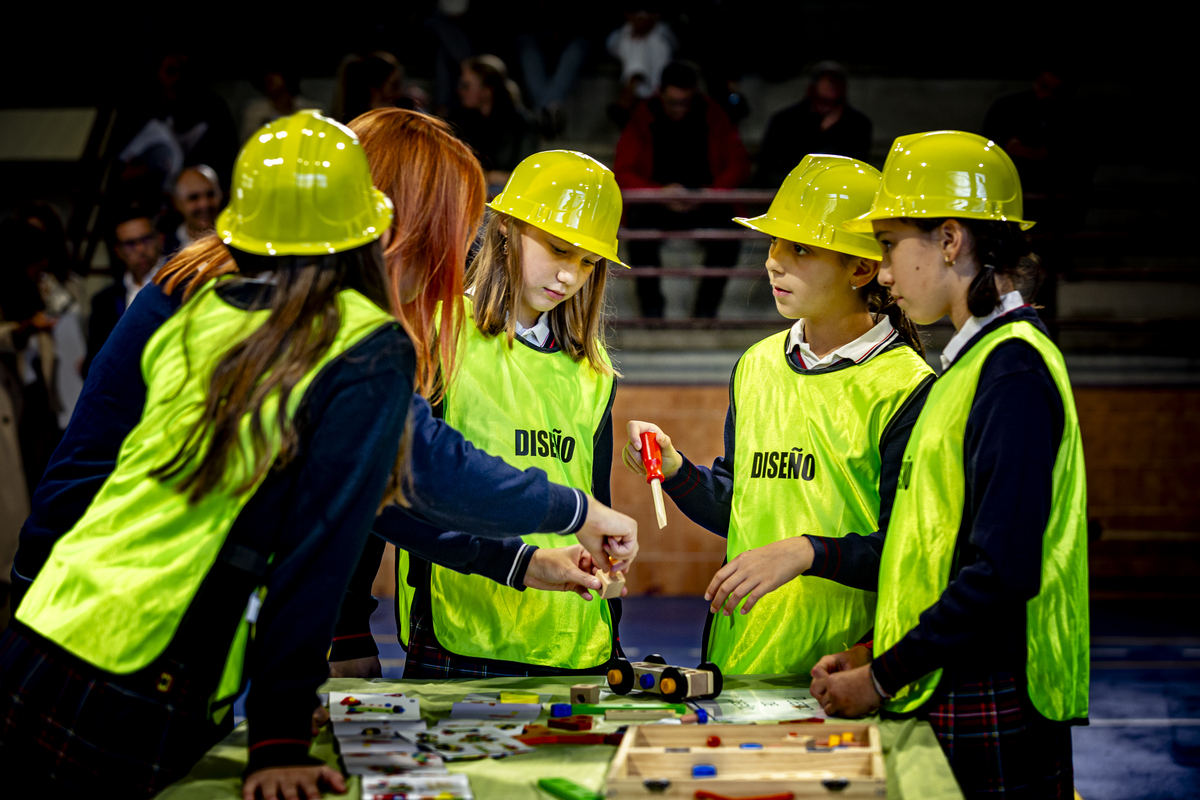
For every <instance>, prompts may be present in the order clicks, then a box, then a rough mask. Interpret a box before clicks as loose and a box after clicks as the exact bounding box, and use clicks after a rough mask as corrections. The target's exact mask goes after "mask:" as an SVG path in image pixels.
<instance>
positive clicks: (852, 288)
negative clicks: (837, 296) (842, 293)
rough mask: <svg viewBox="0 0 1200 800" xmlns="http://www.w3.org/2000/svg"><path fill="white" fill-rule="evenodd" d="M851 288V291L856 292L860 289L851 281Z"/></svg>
mask: <svg viewBox="0 0 1200 800" xmlns="http://www.w3.org/2000/svg"><path fill="white" fill-rule="evenodd" d="M850 288H851V290H855V291H856V290H857V289H858V287H857V286H855V285H854V281H850Z"/></svg>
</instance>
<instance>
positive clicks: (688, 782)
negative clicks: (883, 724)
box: [607, 723, 887, 798]
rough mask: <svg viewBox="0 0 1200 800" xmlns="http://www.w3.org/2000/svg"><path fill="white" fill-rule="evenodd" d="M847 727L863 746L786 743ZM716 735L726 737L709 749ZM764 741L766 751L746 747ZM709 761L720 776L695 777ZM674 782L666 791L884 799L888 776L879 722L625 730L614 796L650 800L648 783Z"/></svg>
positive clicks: (611, 783) (611, 787)
mask: <svg viewBox="0 0 1200 800" xmlns="http://www.w3.org/2000/svg"><path fill="white" fill-rule="evenodd" d="M846 731H849V732H852V733H854V735H855V736H854V738H855V740H856V741H858V742H862V743H863V744H862V746H857V747H840V748H833V749H823V750H819V751H810V750H809V749H807V748H806V747H803V746H800V745H797V744H787V743H785V741H784V740H785V738H787V737H788V735H789V734H792V735H794V736H796V737H807V736H812V737H815V738H816V739H827V738H828V737H829V735H830V734H838V735H841V734H843V733H845V732H846ZM710 736H718V737H720V739H721V744H720V746H717V747H709V746H707V745H706V741H707V739H708V738H709V737H710ZM745 743H757V744H761V745H763V748H762V749H761V750H758V749H754V750H744V749H742V748H741V747H740V745H742V744H745ZM698 764H709V765H712V766H713V767H715V768H716V771H717V774H716V776H715V777H712V778H693V777H692V767H693V766H695V765H698ZM664 779H665V780H666V781H669V782H670V784H669V785H668V786H666V787H662V788H659V789H656V790H655V791H654V794H655V795H658V796H662V797H686V798H692V797H694V796H695V793H696V791H697V790H699V789H703V790H706V791H709V792H713V793H716V794H724V795H729V796H731V797H745V796H749V795H767V794H776V793H784V792H791V793H793V794H794V795H795V796H796V797H797V798H805V797H822V798H824V797H828V796H829V795H830V794H831V792H833V791H836V793H837V794H838V795H839V796H844V797H884V796H885V795H886V794H887V776H886V772H885V769H884V765H883V753H882V752H881V749H880V746H879V731H878V729H877V728H876V727H875V726H873V725H852V724H840V723H839V724H834V725H829V724H813V723H807V724H806V723H799V724H790V725H697V726H690V725H689V726H684V727H672V726H658V725H654V726H635V727H631V728H630V729H629V731H628V733H627V734H626V736H625V739H624V741H623V742H622V743H621V747H620V748H619V749H618V750H617V756H616V758H615V759H614V760H613V764H612V768H611V770H610V771H609V775H608V791H607V797H609V798H632V797H638V798H644V797H646V796H647V794H648V793H649V792H648V788H647V784H646V781H662V780H664Z"/></svg>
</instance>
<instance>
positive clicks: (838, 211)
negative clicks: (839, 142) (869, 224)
mask: <svg viewBox="0 0 1200 800" xmlns="http://www.w3.org/2000/svg"><path fill="white" fill-rule="evenodd" d="M878 189H879V170H877V169H875V168H874V167H872V166H871V165H870V164H865V163H863V162H862V161H856V160H855V159H853V158H847V157H846V156H827V155H808V156H805V157H804V160H803V161H801V162H800V164H799V166H797V167H796V168H795V169H794V170H792V171H791V172H789V173H788V176H787V178H786V179H785V180H784V181H783V185H782V186H780V187H779V192H778V193H776V195H775V199H774V200H772V201H771V207H770V208H769V209H767V213H765V214H763V215H762V216H759V217H750V218H746V217H734V218H733V221H734V222H737V223H740V224H742V225H745V226H746V227H747V228H751V229H753V230H756V231H759V232H761V233H765V234H767V235H768V236H778V237H779V238H780V239H787V240H788V241H791V242H799V243H800V244H811V245H815V246H816V247H824V248H827V249H829V250H836V251H837V252H839V253H849V254H850V255H852V256H860V257H862V258H869V259H872V260H873V261H879V260H880V259H882V258H883V251H881V250H880V249H879V243H878V242H876V241H875V237H874V236H872V235H871V234H870V233H865V234H864V233H859V232H851V231H850V230H848V229H847V227H846V222H848V221H849V220H852V219H854V218H856V217H858V216H859V215H860V214H862V213H863V212H865V211H866V210H867V209H868V208H870V207H871V201H872V200H874V199H875V192H876V191H877V190H878Z"/></svg>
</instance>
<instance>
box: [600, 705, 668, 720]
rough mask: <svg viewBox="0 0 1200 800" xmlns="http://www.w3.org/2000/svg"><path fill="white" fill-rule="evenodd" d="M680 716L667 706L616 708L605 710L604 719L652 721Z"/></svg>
mask: <svg viewBox="0 0 1200 800" xmlns="http://www.w3.org/2000/svg"><path fill="white" fill-rule="evenodd" d="M676 716H678V715H677V714H676V713H675V712H674V711H671V710H670V709H666V708H614V709H610V710H609V711H605V712H604V721H605V722H611V721H612V720H632V721H636V722H651V721H653V720H656V719H674V718H675V717H676Z"/></svg>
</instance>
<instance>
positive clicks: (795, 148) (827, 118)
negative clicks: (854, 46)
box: [754, 61, 871, 189]
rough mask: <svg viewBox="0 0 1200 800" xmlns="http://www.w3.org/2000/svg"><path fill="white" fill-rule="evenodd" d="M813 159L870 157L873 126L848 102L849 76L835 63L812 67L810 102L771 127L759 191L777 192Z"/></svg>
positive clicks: (781, 115) (787, 111) (794, 108)
mask: <svg viewBox="0 0 1200 800" xmlns="http://www.w3.org/2000/svg"><path fill="white" fill-rule="evenodd" d="M809 153H829V154H831V155H836V156H850V157H851V158H857V159H860V160H862V161H866V160H867V158H868V156H870V154H871V120H869V119H867V117H866V115H864V114H863V113H862V112H861V111H859V110H857V109H855V108H853V107H851V106H850V104H849V103H848V102H847V101H846V70H845V69H844V68H843V67H842V65H841V64H839V63H837V62H836V61H822V62H820V63H818V64H817V65H816V66H815V67H813V71H812V78H811V79H810V80H809V83H808V92H807V95H806V96H805V98H804V99H803V100H801V101H800V102H799V103H796V104H795V105H792V106H788V107H787V108H785V109H783V110H782V111H780V112H778V113H777V114H775V116H773V117H771V121H770V122H769V123H767V132H766V134H765V135H764V136H763V141H762V149H761V150H759V154H758V174H757V175H756V176H755V180H754V183H755V185H757V186H762V187H769V188H772V189H774V188H777V187H778V186H779V185H780V184H781V183H783V180H784V178H786V177H787V175H788V173H789V172H791V171H792V170H793V169H794V168H795V166H796V165H797V164H799V163H800V160H801V159H803V158H804V157H805V156H806V155H808V154H809Z"/></svg>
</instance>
